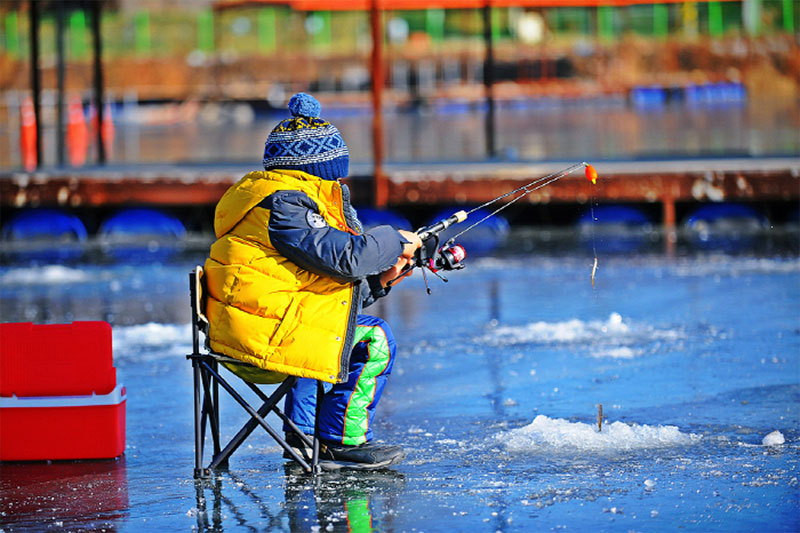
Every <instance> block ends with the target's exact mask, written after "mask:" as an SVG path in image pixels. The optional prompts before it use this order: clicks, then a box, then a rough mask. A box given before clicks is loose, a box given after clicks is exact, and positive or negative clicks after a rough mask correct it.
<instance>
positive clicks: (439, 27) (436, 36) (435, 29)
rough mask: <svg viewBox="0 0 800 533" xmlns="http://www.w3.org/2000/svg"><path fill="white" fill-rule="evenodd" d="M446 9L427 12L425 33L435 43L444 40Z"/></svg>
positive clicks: (433, 9) (429, 9) (431, 9)
mask: <svg viewBox="0 0 800 533" xmlns="http://www.w3.org/2000/svg"><path fill="white" fill-rule="evenodd" d="M444 17H445V11H444V9H436V8H428V9H427V10H426V11H425V31H426V32H427V34H428V36H429V37H430V38H431V40H432V41H433V42H434V43H440V42H442V41H443V40H444Z"/></svg>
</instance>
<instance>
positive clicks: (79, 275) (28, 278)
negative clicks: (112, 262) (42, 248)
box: [0, 265, 92, 285]
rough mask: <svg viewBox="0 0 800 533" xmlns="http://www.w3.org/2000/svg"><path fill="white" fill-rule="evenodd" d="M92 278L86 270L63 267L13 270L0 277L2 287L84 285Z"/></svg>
mask: <svg viewBox="0 0 800 533" xmlns="http://www.w3.org/2000/svg"><path fill="white" fill-rule="evenodd" d="M91 280H92V276H91V274H90V273H89V272H87V271H85V270H80V269H77V268H69V267H65V266H62V265H47V266H42V267H30V268H13V269H11V270H9V271H8V272H6V273H5V274H3V275H2V276H0V285H55V284H61V283H82V282H86V281H91Z"/></svg>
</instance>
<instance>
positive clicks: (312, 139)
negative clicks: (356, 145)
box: [264, 93, 350, 180]
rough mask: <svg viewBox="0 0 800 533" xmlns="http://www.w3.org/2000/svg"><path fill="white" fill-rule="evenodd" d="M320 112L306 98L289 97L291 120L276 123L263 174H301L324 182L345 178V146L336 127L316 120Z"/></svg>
mask: <svg viewBox="0 0 800 533" xmlns="http://www.w3.org/2000/svg"><path fill="white" fill-rule="evenodd" d="M321 110H322V106H321V105H320V103H319V102H318V101H317V99H316V98H314V97H313V96H311V95H309V94H306V93H297V94H295V95H294V96H292V98H291V100H289V111H290V112H291V113H292V118H287V119H286V120H282V121H281V122H279V123H278V125H277V126H275V129H273V130H272V132H271V133H270V134H269V137H267V142H266V143H265V144H264V169H265V170H270V169H274V168H286V169H294V170H302V171H303V172H307V173H309V174H312V175H314V176H317V177H320V178H322V179H326V180H335V179H337V178H343V177H345V176H347V172H348V167H349V163H350V154H349V152H348V151H347V145H346V144H345V143H344V139H342V136H341V134H340V133H339V130H337V129H336V126H334V125H333V124H331V123H330V122H328V121H326V120H324V119H321V118H320V117H319V113H320V111H321Z"/></svg>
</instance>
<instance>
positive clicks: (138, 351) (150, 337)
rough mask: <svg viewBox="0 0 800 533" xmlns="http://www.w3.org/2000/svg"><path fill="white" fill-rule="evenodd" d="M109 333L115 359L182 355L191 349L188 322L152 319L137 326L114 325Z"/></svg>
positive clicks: (144, 358)
mask: <svg viewBox="0 0 800 533" xmlns="http://www.w3.org/2000/svg"><path fill="white" fill-rule="evenodd" d="M111 336H112V342H113V346H114V359H115V360H117V359H127V360H136V361H152V360H156V359H161V358H164V357H171V356H174V355H179V356H185V355H186V354H188V353H189V352H190V351H191V350H192V347H191V344H192V328H191V325H190V324H156V323H154V322H151V323H149V324H140V325H137V326H115V327H114V328H113V329H112V332H111ZM202 342H203V338H202V336H201V343H202Z"/></svg>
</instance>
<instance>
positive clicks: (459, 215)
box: [417, 209, 467, 241]
mask: <svg viewBox="0 0 800 533" xmlns="http://www.w3.org/2000/svg"><path fill="white" fill-rule="evenodd" d="M465 220H467V212H466V211H464V210H463V209H462V210H461V211H458V212H456V213H453V214H452V215H450V216H449V217H447V218H445V219H443V220H440V221H439V222H436V223H435V224H431V225H430V226H428V227H425V228H421V229H419V230H417V235H419V238H420V240H422V241H424V240H427V239H429V238H431V237H432V236H433V235H436V234H438V233H441V232H442V231H444V230H446V229H447V228H449V227H450V226H452V225H453V224H458V223H459V222H464V221H465Z"/></svg>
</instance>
